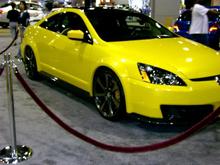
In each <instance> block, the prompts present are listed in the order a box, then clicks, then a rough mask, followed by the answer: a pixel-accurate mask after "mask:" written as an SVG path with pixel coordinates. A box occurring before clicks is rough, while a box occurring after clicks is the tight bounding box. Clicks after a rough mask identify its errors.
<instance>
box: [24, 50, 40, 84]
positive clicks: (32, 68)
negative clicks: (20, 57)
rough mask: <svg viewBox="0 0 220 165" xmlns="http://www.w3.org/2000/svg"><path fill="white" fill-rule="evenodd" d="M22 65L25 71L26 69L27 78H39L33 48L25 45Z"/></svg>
mask: <svg viewBox="0 0 220 165" xmlns="http://www.w3.org/2000/svg"><path fill="white" fill-rule="evenodd" d="M24 66H25V71H26V74H27V76H28V78H30V79H32V80H37V79H38V78H39V74H38V72H37V63H36V59H35V55H34V52H33V50H32V49H31V48H30V47H27V48H26V49H25V55H24Z"/></svg>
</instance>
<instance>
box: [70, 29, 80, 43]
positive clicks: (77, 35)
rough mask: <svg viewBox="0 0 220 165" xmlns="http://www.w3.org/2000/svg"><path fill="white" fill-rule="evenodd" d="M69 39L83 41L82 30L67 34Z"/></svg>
mask: <svg viewBox="0 0 220 165" xmlns="http://www.w3.org/2000/svg"><path fill="white" fill-rule="evenodd" d="M67 37H68V38H69V39H72V40H79V41H83V39H84V33H83V32H82V31H81V30H69V31H68V32H67Z"/></svg>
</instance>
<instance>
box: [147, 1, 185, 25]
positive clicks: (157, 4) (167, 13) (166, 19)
mask: <svg viewBox="0 0 220 165" xmlns="http://www.w3.org/2000/svg"><path fill="white" fill-rule="evenodd" d="M180 2H181V0H151V5H152V17H153V18H154V19H156V20H157V21H159V22H160V23H162V24H163V25H165V26H169V25H170V24H171V23H172V22H173V21H174V20H175V19H176V18H177V17H178V15H179V8H180Z"/></svg>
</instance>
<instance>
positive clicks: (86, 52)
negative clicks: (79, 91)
mask: <svg viewBox="0 0 220 165" xmlns="http://www.w3.org/2000/svg"><path fill="white" fill-rule="evenodd" d="M60 18H62V19H61V21H60V22H59V23H60V25H59V31H60V33H59V34H57V35H56V37H55V38H54V40H53V41H51V42H49V43H48V47H50V48H51V49H53V50H51V52H53V53H51V55H50V58H53V60H51V61H50V62H51V65H52V67H53V68H54V70H56V76H57V77H59V78H61V79H63V80H65V81H67V82H69V83H71V84H73V85H75V86H77V87H80V88H83V89H87V88H88V81H89V76H90V74H91V69H89V67H90V65H89V61H90V58H91V57H90V55H91V47H92V44H91V43H89V42H84V41H79V40H73V39H69V38H68V37H67V32H68V31H69V30H81V31H83V32H84V33H85V34H87V33H88V29H87V28H86V25H85V23H84V21H83V20H82V18H81V17H80V16H79V15H78V14H76V13H73V12H65V13H62V16H60Z"/></svg>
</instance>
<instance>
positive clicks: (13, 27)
mask: <svg viewBox="0 0 220 165" xmlns="http://www.w3.org/2000/svg"><path fill="white" fill-rule="evenodd" d="M11 7H12V9H11V10H9V11H8V13H7V18H8V19H9V28H10V32H11V36H12V39H14V38H15V36H16V32H17V30H18V20H19V17H20V13H19V11H17V10H16V9H15V7H16V4H15V3H14V2H12V3H11ZM14 45H16V42H15V44H14Z"/></svg>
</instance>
